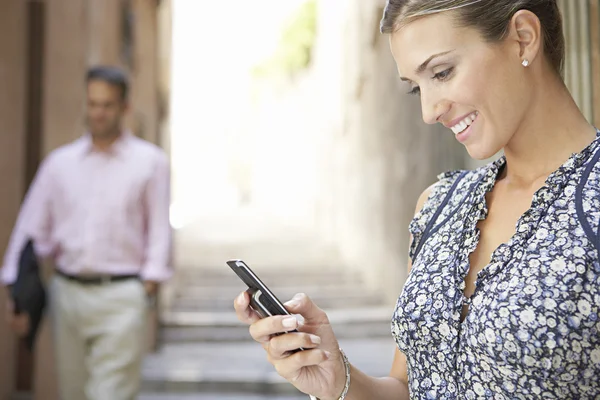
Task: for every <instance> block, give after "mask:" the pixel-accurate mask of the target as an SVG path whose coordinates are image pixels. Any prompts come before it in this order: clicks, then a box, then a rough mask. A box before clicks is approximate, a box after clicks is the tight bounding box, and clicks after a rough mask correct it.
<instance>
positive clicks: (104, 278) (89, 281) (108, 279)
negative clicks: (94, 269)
mask: <svg viewBox="0 0 600 400" xmlns="http://www.w3.org/2000/svg"><path fill="white" fill-rule="evenodd" d="M56 273H57V274H58V275H60V276H61V277H63V278H65V279H68V280H70V281H73V282H77V283H81V284H83V285H101V284H105V283H112V282H120V281H125V280H128V279H140V277H139V275H99V276H79V275H70V274H67V273H65V272H63V271H61V270H59V269H57V270H56Z"/></svg>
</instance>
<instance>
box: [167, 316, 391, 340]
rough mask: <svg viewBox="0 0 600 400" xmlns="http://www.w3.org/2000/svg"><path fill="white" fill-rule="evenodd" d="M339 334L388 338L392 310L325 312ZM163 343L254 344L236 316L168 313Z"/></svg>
mask: <svg viewBox="0 0 600 400" xmlns="http://www.w3.org/2000/svg"><path fill="white" fill-rule="evenodd" d="M325 311H326V312H327V315H328V316H329V319H330V321H331V324H332V325H333V327H334V330H335V332H336V334H337V335H338V336H339V337H341V338H342V337H343V338H362V337H373V338H375V337H378V338H379V337H388V336H389V335H390V321H391V315H392V308H390V307H365V308H356V309H334V310H325ZM162 324H163V328H162V329H161V332H160V335H161V336H160V339H161V342H162V343H192V342H196V343H202V342H205V343H208V342H236V341H239V342H241V341H248V340H251V338H250V335H249V333H248V326H247V325H245V324H242V323H241V322H239V321H238V320H237V318H236V316H235V313H233V312H231V311H228V312H222V313H211V312H173V311H171V312H169V313H166V314H165V315H163V317H162Z"/></svg>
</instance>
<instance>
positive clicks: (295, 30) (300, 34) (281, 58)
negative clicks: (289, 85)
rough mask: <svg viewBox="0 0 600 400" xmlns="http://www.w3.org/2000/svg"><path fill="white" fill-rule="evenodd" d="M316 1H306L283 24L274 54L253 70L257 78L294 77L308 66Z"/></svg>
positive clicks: (312, 42) (315, 25)
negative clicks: (273, 76)
mask: <svg viewBox="0 0 600 400" xmlns="http://www.w3.org/2000/svg"><path fill="white" fill-rule="evenodd" d="M316 31H317V0H307V1H306V2H305V3H303V4H302V6H300V7H299V8H298V10H297V11H296V12H295V13H294V15H293V16H292V18H291V20H290V21H289V22H288V23H287V24H285V29H284V30H283V32H282V34H281V37H280V39H279V45H278V47H277V50H276V51H275V54H273V56H271V57H270V58H269V59H267V60H265V61H264V62H263V63H261V64H260V65H258V66H256V67H255V69H254V74H255V75H259V76H264V75H271V74H281V73H283V74H286V75H295V74H296V73H297V72H299V71H302V70H304V69H306V68H308V67H309V66H310V62H311V54H312V49H313V46H314V43H315V38H316V34H317V32H316Z"/></svg>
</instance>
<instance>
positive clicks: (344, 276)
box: [177, 265, 362, 286]
mask: <svg viewBox="0 0 600 400" xmlns="http://www.w3.org/2000/svg"><path fill="white" fill-rule="evenodd" d="M254 272H255V273H256V274H257V275H258V277H259V278H260V279H261V280H262V281H263V282H264V283H265V284H267V285H269V284H286V283H287V284H289V283H291V282H293V283H295V284H300V285H302V284H307V285H308V284H312V285H315V284H318V285H321V284H323V285H327V284H332V283H343V284H359V283H361V282H362V278H361V276H360V274H357V273H352V272H347V271H343V270H340V269H327V268H326V267H322V268H321V267H311V268H307V269H302V270H296V269H292V268H283V267H282V268H278V269H269V268H261V269H256V270H254ZM177 274H178V275H179V279H180V281H181V283H182V284H189V285H203V286H214V285H220V284H227V283H228V282H233V281H234V280H236V279H237V280H239V278H237V276H236V275H235V273H234V272H233V271H231V269H229V267H228V266H227V265H224V267H223V268H221V269H219V270H217V269H216V268H212V267H211V268H198V269H192V268H189V267H188V268H185V269H180V270H178V271H177Z"/></svg>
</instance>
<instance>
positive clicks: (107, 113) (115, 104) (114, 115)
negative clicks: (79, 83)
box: [86, 80, 127, 138]
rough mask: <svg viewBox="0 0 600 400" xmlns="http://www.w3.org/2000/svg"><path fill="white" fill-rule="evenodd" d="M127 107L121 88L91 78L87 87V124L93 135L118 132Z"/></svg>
mask: <svg viewBox="0 0 600 400" xmlns="http://www.w3.org/2000/svg"><path fill="white" fill-rule="evenodd" d="M126 109H127V104H126V102H125V100H124V99H123V96H122V92H121V88H120V87H119V86H116V85H111V84H110V83H107V82H104V81H101V80H92V81H90V82H89V83H88V87H87V112H86V116H87V124H88V129H89V130H90V133H91V134H92V136H93V137H97V138H104V137H110V136H113V135H115V134H118V133H119V132H120V130H121V121H122V119H123V115H124V114H125V111H126Z"/></svg>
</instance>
